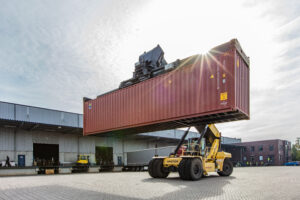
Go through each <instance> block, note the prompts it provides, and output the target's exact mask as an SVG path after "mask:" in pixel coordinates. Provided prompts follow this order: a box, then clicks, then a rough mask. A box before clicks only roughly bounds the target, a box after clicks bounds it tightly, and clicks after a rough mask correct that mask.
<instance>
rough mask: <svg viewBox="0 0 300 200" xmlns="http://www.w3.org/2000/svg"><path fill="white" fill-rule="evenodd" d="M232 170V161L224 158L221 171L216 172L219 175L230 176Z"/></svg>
mask: <svg viewBox="0 0 300 200" xmlns="http://www.w3.org/2000/svg"><path fill="white" fill-rule="evenodd" d="M232 172H233V164H232V162H231V161H230V160H229V159H228V158H226V159H225V160H224V163H223V171H220V172H218V174H219V175H220V176H230V175H231V174H232Z"/></svg>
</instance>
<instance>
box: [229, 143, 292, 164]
mask: <svg viewBox="0 0 300 200" xmlns="http://www.w3.org/2000/svg"><path fill="white" fill-rule="evenodd" d="M235 145H236V146H240V147H242V149H243V150H242V151H243V152H242V156H241V157H242V159H241V162H242V163H243V164H244V165H250V166H261V165H283V164H284V163H286V162H290V161H291V159H292V157H291V142H289V141H286V140H278V139H277V140H263V141H253V142H243V143H238V144H235Z"/></svg>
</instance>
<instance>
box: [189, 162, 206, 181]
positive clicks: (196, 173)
mask: <svg viewBox="0 0 300 200" xmlns="http://www.w3.org/2000/svg"><path fill="white" fill-rule="evenodd" d="M189 173H190V180H193V181H196V180H199V179H201V178H202V175H203V166H202V161H201V160H200V159H199V158H194V159H192V160H191V165H190V167H189Z"/></svg>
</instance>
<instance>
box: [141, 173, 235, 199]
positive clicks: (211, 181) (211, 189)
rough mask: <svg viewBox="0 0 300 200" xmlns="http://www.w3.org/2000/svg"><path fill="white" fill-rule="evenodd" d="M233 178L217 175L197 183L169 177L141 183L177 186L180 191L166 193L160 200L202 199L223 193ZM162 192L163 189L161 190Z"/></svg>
mask: <svg viewBox="0 0 300 200" xmlns="http://www.w3.org/2000/svg"><path fill="white" fill-rule="evenodd" d="M234 179H235V177H234V176H229V177H220V176H218V175H210V176H207V177H204V178H202V179H200V180H198V181H189V180H182V179H180V178H179V177H169V178H166V179H156V178H151V177H149V178H147V179H144V180H143V182H148V183H149V182H150V183H153V184H155V183H168V184H171V185H174V186H179V187H180V189H179V190H178V191H175V192H171V193H168V194H166V195H164V196H162V197H160V199H203V198H209V197H215V198H217V197H218V196H220V195H222V194H223V193H224V190H223V188H224V187H225V186H226V185H228V184H230V182H231V180H234ZM161 189H162V190H163V188H161Z"/></svg>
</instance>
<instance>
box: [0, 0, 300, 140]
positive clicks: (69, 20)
mask: <svg viewBox="0 0 300 200" xmlns="http://www.w3.org/2000/svg"><path fill="white" fill-rule="evenodd" d="M299 11H300V4H299V3H298V2H297V1H295V0H292V1H288V2H286V1H281V0H279V1H269V0H267V1H258V0H254V1H230V2H228V1H224V2H223V1H218V2H217V1H205V2H202V1H201V2H200V1H189V3H186V2H184V1H175V0H173V1H121V2H120V1H115V0H114V1H109V0H102V1H79V0H72V1H68V0H67V1H63V2H61V1H34V0H32V1H26V2H20V1H3V2H1V7H0V44H1V45H0V70H1V71H0V72H1V73H0V100H2V101H10V102H16V103H21V104H29V105H35V106H41V107H48V108H53V109H61V110H66V111H72V112H79V113H82V97H83V96H88V97H95V96H97V95H99V94H102V93H104V92H107V91H109V90H112V89H115V88H117V87H118V85H119V83H120V82H121V81H123V80H125V79H128V78H130V77H131V76H132V71H133V69H134V63H135V62H136V61H137V59H138V56H139V55H140V54H141V53H143V52H144V51H145V50H148V49H151V48H153V47H154V46H156V45H157V44H160V45H161V46H162V47H163V49H164V51H165V56H166V58H167V61H169V62H171V61H173V60H176V59H177V58H184V57H187V56H190V55H193V54H197V53H202V52H204V51H205V50H208V49H209V48H211V47H213V46H215V45H218V44H221V43H223V42H226V41H228V40H230V39H232V38H238V39H239V41H240V43H241V44H242V46H243V49H244V50H245V52H246V53H247V55H249V56H250V60H251V66H250V70H251V100H250V102H251V120H250V121H241V122H232V123H224V124H219V125H218V127H219V128H220V130H221V131H222V133H223V135H225V136H232V137H241V138H243V140H245V141H248V140H257V139H271V138H272V139H273V138H283V139H289V140H294V138H296V137H297V136H298V137H299V135H296V134H297V130H298V129H299V128H300V125H299V124H300V123H299V120H297V118H298V113H299V111H300V110H299V108H300V107H299V106H298V99H299V97H300V94H299V91H300V90H299V89H298V85H299V80H300V71H299V69H300V68H299V67H298V66H299V64H300V63H299V62H300V59H299V52H300V39H299V30H300V22H299V21H300V20H299V13H300V12H299Z"/></svg>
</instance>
